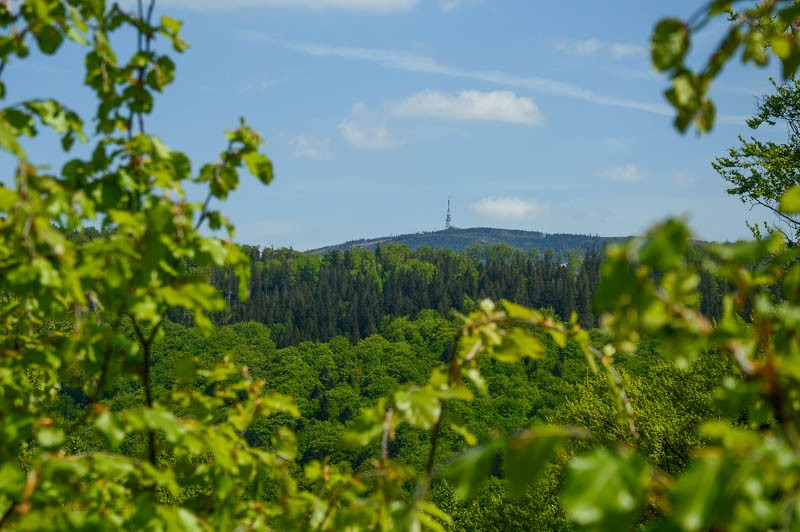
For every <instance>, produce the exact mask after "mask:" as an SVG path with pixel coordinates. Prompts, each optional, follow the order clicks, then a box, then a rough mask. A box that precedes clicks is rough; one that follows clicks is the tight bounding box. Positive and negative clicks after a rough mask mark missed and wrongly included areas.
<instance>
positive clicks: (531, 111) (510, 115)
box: [393, 90, 544, 126]
mask: <svg viewBox="0 0 800 532" xmlns="http://www.w3.org/2000/svg"><path fill="white" fill-rule="evenodd" d="M393 112H394V113H395V114H396V115H399V116H428V117H433V118H445V119H449V120H481V121H491V122H509V123H512V124H526V125H532V126H537V125H541V124H542V123H544V118H543V117H542V114H541V112H540V111H539V107H538V106H537V105H536V104H535V103H534V102H533V100H531V99H530V98H524V97H520V96H517V95H516V94H514V93H513V92H511V91H492V92H481V91H474V90H470V91H461V92H459V93H458V94H457V95H452V96H451V95H448V94H442V93H441V92H437V91H431V90H429V91H423V92H418V93H416V94H412V95H411V96H409V97H408V98H406V99H405V100H403V101H402V102H399V103H397V104H395V105H394V106H393Z"/></svg>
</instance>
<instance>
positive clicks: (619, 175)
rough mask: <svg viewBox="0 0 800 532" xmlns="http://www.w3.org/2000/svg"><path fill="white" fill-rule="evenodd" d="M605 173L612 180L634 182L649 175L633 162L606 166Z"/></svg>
mask: <svg viewBox="0 0 800 532" xmlns="http://www.w3.org/2000/svg"><path fill="white" fill-rule="evenodd" d="M603 173H604V174H605V175H606V177H608V178H610V179H611V180H612V181H619V182H624V183H634V182H636V181H643V180H644V179H646V178H647V175H646V174H645V173H644V172H642V170H641V169H640V168H639V167H638V166H636V165H635V164H633V163H628V164H626V165H624V166H613V167H611V168H606V169H605V170H604V171H603Z"/></svg>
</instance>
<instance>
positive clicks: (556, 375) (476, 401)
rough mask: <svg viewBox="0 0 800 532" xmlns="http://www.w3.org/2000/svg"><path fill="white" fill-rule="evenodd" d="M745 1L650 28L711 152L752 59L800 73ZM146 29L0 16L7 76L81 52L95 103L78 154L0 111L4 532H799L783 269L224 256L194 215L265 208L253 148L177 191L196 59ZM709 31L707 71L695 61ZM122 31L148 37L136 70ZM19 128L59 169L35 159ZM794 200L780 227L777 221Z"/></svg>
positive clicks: (784, 23)
mask: <svg viewBox="0 0 800 532" xmlns="http://www.w3.org/2000/svg"><path fill="white" fill-rule="evenodd" d="M733 5H734V3H733V2H730V1H713V2H710V3H708V4H706V5H704V7H703V8H702V9H700V10H699V11H698V12H697V13H696V14H695V15H694V16H693V17H692V18H691V19H690V20H689V21H687V22H684V21H681V20H678V19H666V20H662V21H660V22H658V24H657V25H656V27H655V30H654V33H653V39H652V60H653V63H654V66H656V68H657V69H659V70H661V71H666V72H668V73H669V74H670V75H671V85H672V87H671V88H670V89H669V90H668V92H667V98H668V100H669V101H670V103H671V104H672V105H673V106H674V107H675V108H676V111H677V118H676V126H677V127H678V128H679V129H681V130H684V129H687V128H688V127H689V126H690V125H694V126H695V127H696V128H698V129H699V130H701V131H702V130H707V129H709V128H710V127H712V126H713V123H714V120H715V111H714V107H713V102H711V100H709V99H708V89H709V87H710V86H711V85H712V81H713V80H714V78H715V77H716V76H717V74H718V73H719V71H720V69H721V68H722V66H724V64H725V63H726V62H727V61H729V60H730V59H731V57H732V56H733V54H734V53H736V52H737V51H738V50H739V49H740V48H741V49H742V50H743V56H742V58H743V60H745V61H751V62H754V63H756V64H763V63H765V62H766V61H767V60H768V58H769V57H770V55H775V56H777V57H778V58H779V59H780V60H781V61H782V64H783V67H784V76H785V77H787V78H788V77H790V76H792V75H794V74H795V71H796V70H797V67H798V65H800V40H798V38H797V36H796V35H795V33H796V32H795V29H796V27H797V16H798V14H799V13H800V7H798V6H799V5H798V4H797V3H796V2H791V1H764V2H762V3H760V4H758V5H756V6H755V7H753V8H750V9H747V10H744V11H742V12H739V13H729V12H730V9H731V8H732V7H733ZM153 6H154V2H152V1H150V2H147V3H145V2H143V1H141V0H140V1H138V2H136V4H135V5H133V4H132V3H123V4H118V3H109V2H104V1H102V0H91V1H80V0H25V1H23V2H16V3H11V2H4V3H0V26H2V27H3V28H4V29H5V30H4V36H3V37H2V38H1V39H0V72H2V70H3V67H4V66H5V65H6V64H7V63H8V62H10V61H24V60H25V59H26V57H27V56H28V55H29V52H30V50H29V48H30V47H33V46H35V47H37V48H38V49H39V50H40V51H41V52H42V53H45V54H55V53H61V49H62V46H63V44H64V42H65V40H72V41H75V42H77V43H78V44H80V45H82V46H84V47H85V50H86V57H85V62H84V67H85V83H86V85H87V86H88V87H90V88H91V89H92V91H93V92H94V93H95V95H96V98H97V109H96V114H95V116H94V122H93V125H94V131H91V132H90V133H88V134H87V133H86V131H85V123H84V119H83V118H82V117H81V116H79V115H78V114H77V113H76V112H74V111H73V110H71V109H69V108H68V107H66V106H65V105H64V104H63V103H62V102H60V101H59V100H58V99H45V100H40V99H37V100H29V101H23V102H20V103H17V104H11V105H6V106H5V107H3V108H2V110H0V148H2V149H3V150H5V151H6V152H8V153H10V154H11V155H13V157H14V160H15V161H16V168H15V172H14V175H13V184H12V183H11V181H12V180H9V183H8V186H2V187H0V211H2V217H1V218H0V422H1V423H2V429H3V430H2V431H0V527H3V528H8V529H11V530H52V529H80V530H116V529H131V530H141V529H153V530H227V529H241V530H265V529H276V530H374V529H381V530H396V529H408V530H421V529H431V530H449V529H451V530H475V529H507V530H521V529H532V530H539V529H542V530H544V529H553V530H559V529H572V528H581V527H585V528H589V529H602V530H621V529H627V528H634V527H635V528H641V529H647V530H676V529H678V530H720V529H731V530H762V529H770V530H793V529H795V528H797V526H798V522H800V504H798V501H799V500H800V451H799V449H800V435H799V434H798V422H800V419H799V418H800V397H798V394H799V393H800V392H799V391H798V390H800V371H798V368H799V367H800V338H798V330H800V318H798V317H799V316H800V262H799V261H798V258H799V257H800V249H798V247H797V246H796V244H794V243H793V242H790V241H789V240H788V239H787V238H785V236H784V235H782V234H780V233H779V232H770V234H768V235H763V237H762V238H757V239H756V240H753V241H750V242H742V243H737V244H709V245H707V246H703V248H702V250H698V247H697V246H696V245H695V244H694V241H693V238H692V233H691V231H690V230H689V229H688V228H687V226H686V224H685V223H684V222H683V221H680V220H666V221H664V222H663V223H661V224H658V225H657V226H655V227H653V228H652V229H651V230H649V231H648V232H647V233H646V234H645V235H643V236H642V237H640V238H634V239H631V240H629V241H625V242H619V243H616V244H613V245H610V246H608V247H607V248H606V249H605V250H604V252H603V253H602V254H600V253H596V252H593V251H590V252H589V253H587V254H585V255H583V256H581V255H572V256H567V258H566V260H564V257H558V256H557V255H556V254H555V253H548V252H544V254H543V255H542V254H540V253H539V252H528V251H519V250H513V249H511V248H508V247H505V246H487V247H476V248H472V249H469V250H467V251H466V252H465V253H456V252H452V251H446V250H434V249H432V248H424V247H422V248H419V249H416V250H414V251H412V250H411V249H409V248H407V247H404V246H399V245H389V246H381V247H380V248H379V247H377V246H376V248H375V250H358V249H357V250H347V251H333V252H331V253H328V254H325V255H313V254H298V253H295V252H292V251H291V250H262V249H258V248H247V247H241V246H238V245H236V244H235V243H234V242H233V240H232V239H231V238H219V237H217V236H209V233H206V232H204V231H203V230H202V229H203V228H205V227H208V228H210V229H212V230H214V231H220V230H226V231H228V233H229V236H232V235H231V234H232V233H233V226H232V225H231V224H230V222H229V221H228V220H227V219H226V218H225V217H224V215H223V214H222V212H220V211H218V210H216V209H213V208H212V202H211V200H212V199H217V200H224V199H225V198H226V197H228V195H229V193H230V192H231V191H232V190H234V189H235V188H236V187H237V186H238V184H239V178H240V172H241V171H245V170H246V171H247V172H248V173H250V174H252V175H253V176H254V177H255V178H257V179H258V180H260V181H261V182H263V183H264V184H268V183H269V182H270V181H271V180H272V177H273V170H272V163H271V161H270V159H268V158H267V157H266V155H264V154H263V153H261V151H260V147H261V145H262V139H261V137H260V135H259V134H258V133H257V132H255V131H254V130H253V129H252V128H250V127H249V126H248V125H247V124H246V123H245V122H244V121H240V123H239V124H238V126H237V127H236V128H235V129H233V130H231V131H228V132H227V133H226V134H225V139H224V141H223V142H222V148H223V151H222V152H221V154H220V157H219V158H218V159H216V160H214V161H212V162H209V163H206V164H203V165H201V166H199V167H198V168H195V170H193V169H192V165H191V163H190V161H189V158H188V157H187V156H186V155H185V154H183V153H181V152H179V151H176V150H173V149H171V148H170V147H168V146H166V145H165V143H164V142H163V141H162V140H161V139H159V138H158V137H157V136H155V135H153V134H152V133H151V132H150V131H149V130H148V127H147V126H148V117H149V116H150V114H151V113H152V112H153V111H154V109H155V101H156V96H157V94H158V93H159V92H161V91H162V90H163V89H164V87H165V86H167V85H169V84H170V83H171V82H172V81H173V79H174V76H175V63H174V61H173V59H171V58H170V57H169V56H168V55H167V54H166V53H165V50H166V47H165V46H164V44H168V45H170V46H171V48H172V50H173V51H174V52H177V53H180V52H183V51H185V50H186V49H187V43H186V42H185V41H184V40H183V38H182V37H181V23H180V22H179V21H178V20H176V19H174V18H171V17H168V16H164V17H161V18H160V19H158V20H155V19H154V16H153V13H154V11H153ZM724 13H729V14H730V15H731V18H730V23H729V26H727V27H728V32H727V37H726V39H725V40H724V41H723V42H722V43H721V44H720V46H719V49H718V50H717V52H716V53H715V54H714V55H712V56H711V57H710V59H709V61H708V63H707V64H706V65H704V66H702V67H701V69H700V70H699V71H697V72H695V71H694V70H692V69H691V68H689V67H688V66H687V65H686V57H687V52H688V49H689V45H690V43H691V40H692V36H693V34H694V32H695V31H697V30H698V29H700V28H702V27H703V26H704V25H705V24H706V23H707V22H708V20H709V19H711V18H714V17H719V16H720V15H722V14H724ZM118 31H121V32H129V33H131V34H135V35H136V36H137V46H136V49H135V50H134V51H133V53H132V54H131V55H130V56H129V57H120V56H119V55H118V54H117V53H116V52H115V51H114V48H113V46H112V43H113V42H115V40H114V36H115V35H117V34H116V33H115V32H118ZM3 83H5V81H4V82H3ZM11 83H13V80H12V81H11ZM4 87H5V85H0V88H3V89H4ZM4 94H5V93H4V90H2V91H0V96H2V95H4ZM39 129H48V130H53V131H54V132H55V133H56V134H57V135H59V136H60V140H61V146H62V148H63V149H64V151H65V152H67V154H68V156H69V157H71V159H69V160H68V162H66V163H65V164H64V165H63V167H62V168H60V169H52V168H49V167H46V166H41V165H39V163H38V162H37V161H33V160H31V159H30V158H29V155H28V154H27V153H26V152H25V150H24V149H23V144H22V143H21V142H20V139H21V138H23V137H26V136H27V137H31V136H33V137H35V136H37V135H39ZM77 141H81V142H87V143H89V144H90V149H89V150H86V151H80V152H79V151H77V150H75V151H73V149H74V145H75V143H76V142H77ZM784 185H785V187H784V188H785V189H783V190H781V191H780V192H778V191H775V194H774V195H773V197H772V199H773V200H774V201H775V202H776V203H775V204H774V205H773V207H774V208H775V209H776V210H777V211H778V212H779V213H782V214H784V215H786V216H790V217H793V216H797V215H798V214H800V186H799V185H798V184H796V183H793V182H792V183H784ZM188 186H192V187H201V188H203V189H204V190H205V191H206V193H207V196H206V197H207V198H208V199H207V200H205V201H203V202H198V203H195V202H191V201H189V200H187V199H186V192H185V189H186V188H187V187H188ZM214 205H216V204H214ZM91 224H96V226H97V227H101V228H102V230H95V231H94V232H91V234H89V233H90V231H89V230H87V229H86V226H87V225H91ZM248 297H250V299H248ZM493 298H502V299H500V301H497V302H495V301H493ZM512 299H516V300H518V301H519V302H521V303H523V304H520V303H519V302H517V303H515V302H513V301H512ZM542 306H544V307H545V308H537V307H542ZM452 311H456V312H452ZM280 312H282V313H283V316H281V315H276V313H280ZM270 313H272V316H270ZM215 322H217V324H219V323H229V325H225V326H222V327H215ZM259 322H260V323H259ZM290 324H291V325H292V326H291V327H290V326H289V325H290ZM287 331H288V333H287ZM310 337H314V341H304V340H306V338H310Z"/></svg>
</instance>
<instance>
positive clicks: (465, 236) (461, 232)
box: [308, 227, 623, 253]
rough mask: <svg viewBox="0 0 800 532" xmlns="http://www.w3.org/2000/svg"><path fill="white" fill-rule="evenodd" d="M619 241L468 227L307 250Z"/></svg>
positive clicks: (559, 247) (582, 245) (563, 247)
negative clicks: (400, 245)
mask: <svg viewBox="0 0 800 532" xmlns="http://www.w3.org/2000/svg"><path fill="white" fill-rule="evenodd" d="M620 240H623V239H622V238H620V237H602V236H596V235H571V234H558V233H556V234H548V233H542V232H540V231H522V230H519V229H493V228H491V227H472V228H470V229H458V228H451V229H444V230H442V231H425V232H421V233H411V234H407V235H396V236H385V237H380V238H370V239H361V240H351V241H349V242H344V243H342V244H336V245H333V246H326V247H322V248H317V249H310V250H308V252H309V253H326V252H328V251H334V250H340V251H343V250H345V249H350V248H366V249H375V247H376V246H377V245H381V246H385V245H387V244H404V245H406V246H408V247H409V248H411V249H417V248H418V247H421V246H429V247H432V248H445V249H452V250H454V251H462V250H463V249H464V248H466V247H467V246H469V245H471V244H483V245H486V244H506V245H509V246H512V247H515V248H521V249H530V248H532V247H533V248H537V249H539V250H541V251H544V250H546V249H552V250H554V251H556V252H565V251H567V250H569V249H584V250H586V249H597V248H601V247H603V246H604V245H606V244H608V243H610V242H616V241H620Z"/></svg>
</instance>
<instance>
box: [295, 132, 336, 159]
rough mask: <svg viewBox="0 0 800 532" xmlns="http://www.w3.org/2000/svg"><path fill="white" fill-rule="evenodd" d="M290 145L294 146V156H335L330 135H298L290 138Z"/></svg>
mask: <svg viewBox="0 0 800 532" xmlns="http://www.w3.org/2000/svg"><path fill="white" fill-rule="evenodd" d="M289 145H290V146H291V147H292V156H294V157H308V158H309V159H330V158H331V157H333V150H332V149H331V139H330V138H328V137H314V136H310V135H297V136H295V137H292V138H290V139H289Z"/></svg>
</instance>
